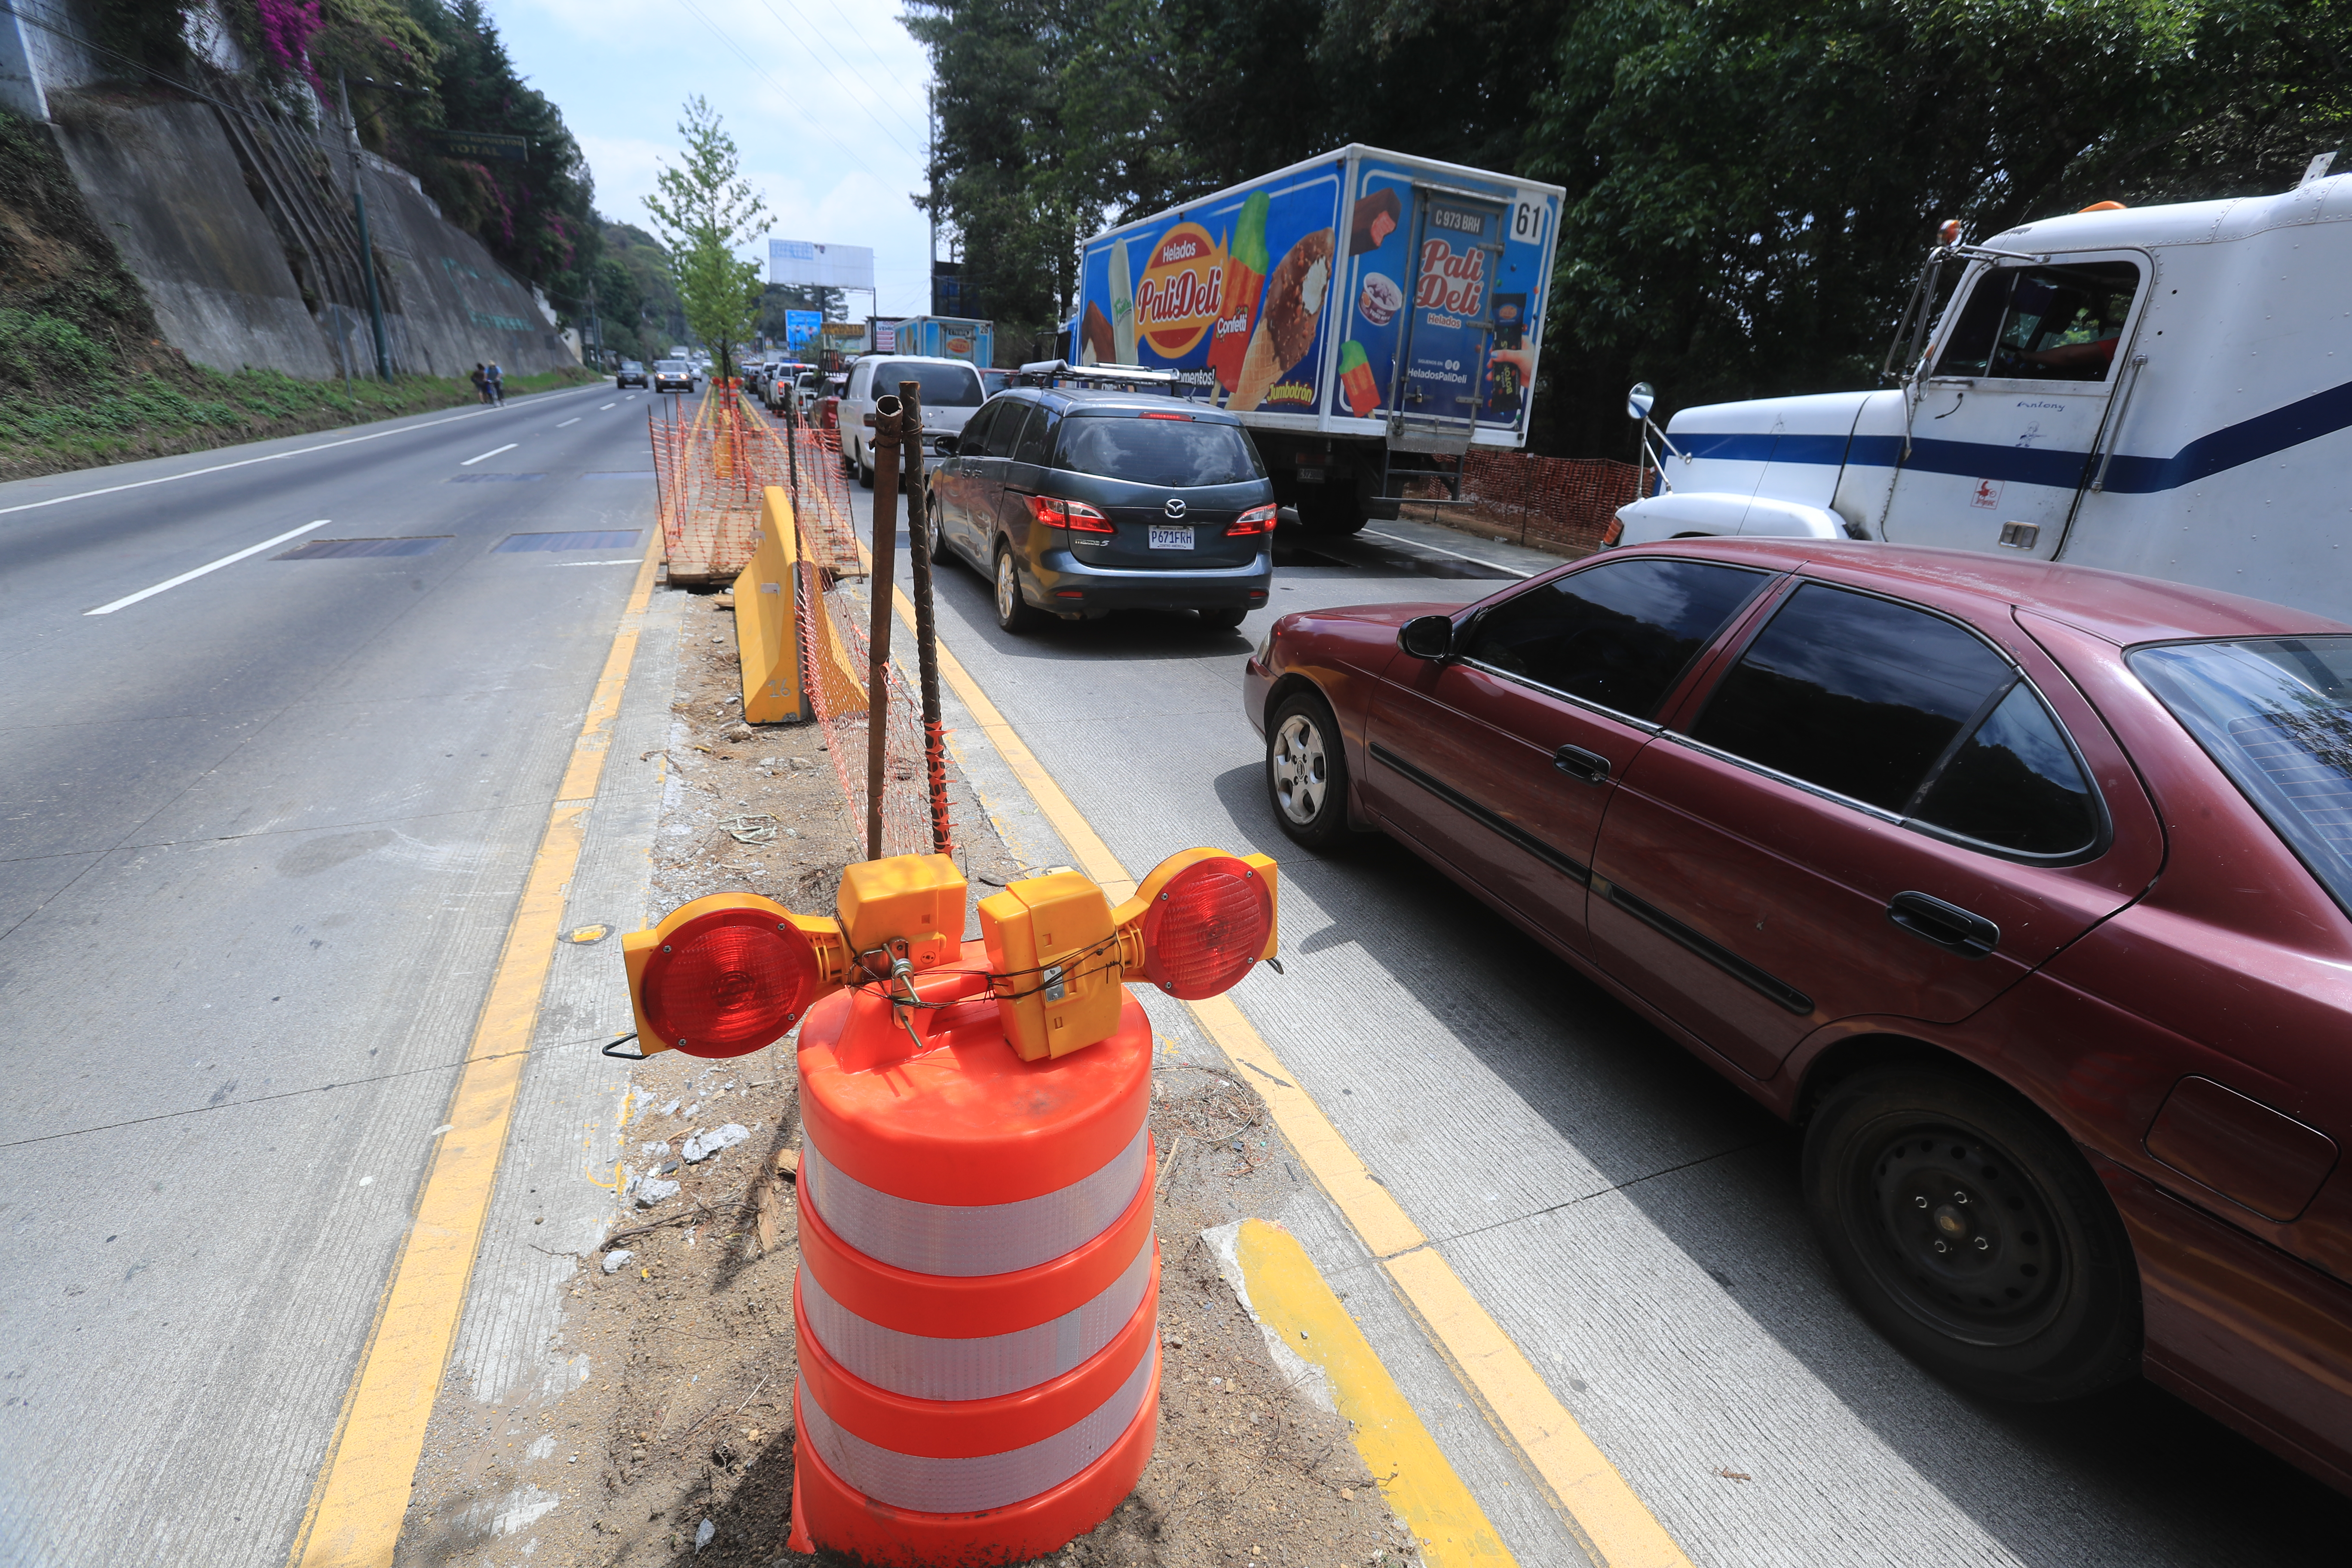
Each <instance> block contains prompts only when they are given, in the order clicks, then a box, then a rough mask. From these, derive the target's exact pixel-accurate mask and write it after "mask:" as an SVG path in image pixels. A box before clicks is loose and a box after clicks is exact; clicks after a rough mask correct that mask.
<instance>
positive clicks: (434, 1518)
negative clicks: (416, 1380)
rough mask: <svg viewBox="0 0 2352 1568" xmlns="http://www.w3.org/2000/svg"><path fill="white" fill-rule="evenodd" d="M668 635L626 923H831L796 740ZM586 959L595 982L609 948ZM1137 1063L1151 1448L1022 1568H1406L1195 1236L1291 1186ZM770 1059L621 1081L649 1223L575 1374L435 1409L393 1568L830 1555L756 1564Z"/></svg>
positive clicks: (638, 1227) (631, 1242) (1252, 1121)
mask: <svg viewBox="0 0 2352 1568" xmlns="http://www.w3.org/2000/svg"><path fill="white" fill-rule="evenodd" d="M680 635H681V642H680V647H679V659H678V688H677V696H676V700H675V701H674V703H673V707H672V714H673V719H672V723H671V726H670V735H669V742H668V746H667V752H668V756H669V762H670V764H671V772H670V783H669V787H668V790H667V797H666V800H665V805H664V810H663V815H662V821H661V826H660V828H659V830H658V831H657V833H656V837H655V842H654V845H653V846H652V848H651V853H652V858H653V868H652V885H653V894H652V898H651V900H650V908H649V910H647V915H648V918H649V919H656V918H658V917H659V916H660V915H661V914H662V913H664V912H666V911H667V910H670V909H673V908H675V907H677V905H678V904H681V903H684V902H686V901H687V900H689V899H693V898H698V897H700V896H701V895H703V894H705V893H709V892H716V891H721V890H726V889H751V890H753V891H757V892H761V893H764V894H766V895H768V896H770V897H772V898H775V899H777V900H780V901H782V902H783V903H785V904H787V905H790V906H792V907H793V908H798V909H804V910H824V909H830V908H831V907H832V903H833V896H834V890H835V887H836V886H837V884H838V881H839V878H840V873H841V868H843V867H844V866H845V865H846V864H847V863H848V861H849V860H850V859H851V858H853V857H854V856H855V855H856V853H857V850H856V841H855V838H854V837H853V835H852V831H851V826H850V823H849V820H848V816H847V813H846V811H845V809H844V806H843V805H842V800H841V793H840V788H839V785H838V783H837V781H836V778H835V773H834V770H833V768H832V766H831V763H830V759H829V758H828V757H827V756H826V755H825V754H824V751H823V747H824V734H823V732H822V731H821V730H819V729H818V728H817V727H816V726H814V725H773V726H759V727H756V728H751V729H750V730H749V738H748V739H745V738H741V737H742V736H743V735H744V733H745V730H744V729H743V728H741V727H739V725H740V721H739V717H738V713H739V706H740V704H739V701H738V699H739V698H740V686H739V684H738V680H739V676H738V671H737V668H736V664H735V658H734V651H735V650H734V637H733V622H732V616H731V615H730V614H727V613H725V612H723V611H720V610H719V609H718V608H717V600H716V599H715V598H711V597H702V598H698V599H696V600H693V601H691V602H689V604H688V606H687V613H686V615H685V616H684V619H683V626H682V630H681V634H680ZM730 731H731V732H733V733H734V734H735V735H736V736H737V737H738V738H737V739H734V740H730V739H729V738H728V737H729V734H730ZM971 743H981V742H978V740H977V738H976V737H972V738H971ZM951 799H952V803H953V812H954V820H955V826H956V833H957V843H958V853H957V859H958V862H959V863H960V864H961V865H962V866H963V868H964V869H965V873H966V876H967V878H968V879H970V880H971V883H972V889H973V895H974V897H975V899H977V898H979V897H982V896H984V895H985V894H986V893H987V892H988V891H989V890H990V889H991V888H992V886H1001V885H1002V884H1003V881H1005V880H1006V879H1009V878H1011V877H1013V876H1014V875H1016V874H1017V869H1018V868H1016V867H1015V866H1014V864H1013V858H1012V857H1011V856H1010V855H1009V854H1008V853H1007V852H1006V850H1005V847H1004V846H1003V843H1002V841H1001V840H1000V839H999V838H998V837H997V835H996V833H995V830H994V829H993V828H992V826H991V825H990V823H989V820H988V816H987V813H986V812H985V810H983V809H982V806H981V804H980V802H979V800H978V798H977V797H976V796H975V795H973V793H972V791H971V787H970V786H969V784H966V783H965V781H964V780H963V779H962V778H961V776H958V777H956V778H955V779H954V780H953V781H952V784H951ZM771 820H772V826H773V827H774V829H775V831H774V832H773V834H772V835H770V834H769V833H767V832H766V828H767V826H770V822H771ZM730 830H731V831H730ZM747 839H749V840H753V841H751V842H746V841H745V840H747ZM759 840H764V841H763V842H762V841H759ZM614 959H615V962H617V960H618V945H617V943H615V944H614ZM1160 1045H1161V1048H1160V1053H1159V1055H1158V1057H1157V1058H1156V1059H1157V1063H1158V1065H1157V1066H1156V1068H1155V1071H1154V1075H1153V1107H1152V1125H1153V1130H1154V1133H1155V1136H1156V1137H1157V1138H1158V1140H1159V1147H1160V1151H1161V1152H1162V1154H1163V1157H1164V1159H1163V1173H1162V1175H1163V1179H1162V1185H1161V1194H1160V1205H1159V1211H1158V1215H1157V1223H1158V1229H1159V1237H1160V1249H1161V1284H1160V1340H1161V1351H1160V1353H1161V1357H1162V1383H1161V1410H1160V1436H1159V1446H1158V1451H1157V1454H1156V1457H1155V1458H1154V1459H1153V1462H1152V1464H1151V1466H1150V1469H1149V1470H1148V1471H1147V1472H1146V1474H1145V1477H1144V1479H1143V1481H1142V1483H1141V1485H1139V1487H1138V1488H1137V1489H1136V1491H1135V1492H1134V1493H1133V1494H1132V1495H1131V1496H1130V1497H1129V1499H1128V1500H1127V1501H1126V1502H1125V1503H1123V1504H1122V1505H1121V1506H1120V1508H1119V1509H1118V1511H1117V1512H1115V1513H1114V1514H1113V1515H1112V1517H1111V1518H1110V1519H1109V1520H1108V1521H1105V1523H1104V1524H1103V1525H1102V1526H1101V1527H1100V1528H1098V1529H1097V1530H1096V1531H1093V1532H1092V1533H1091V1534H1089V1535H1087V1536H1086V1537H1084V1538H1083V1539H1081V1540H1079V1541H1077V1542H1072V1543H1071V1544H1070V1546H1069V1547H1067V1548H1066V1549H1065V1550H1064V1551H1063V1552H1059V1553H1057V1554H1055V1556H1054V1557H1053V1558H1052V1559H1050V1561H1053V1562H1055V1563H1069V1564H1073V1565H1078V1564H1084V1565H1094V1564H1103V1565H1112V1564H1117V1565H1120V1568H1128V1565H1134V1568H1142V1565H1146V1564H1150V1565H1155V1568H1157V1565H1165V1568H1223V1565H1227V1564H1236V1563H1265V1564H1284V1565H1304V1568H1386V1565H1402V1564H1405V1563H1411V1562H1412V1561H1413V1557H1412V1542H1411V1541H1410V1539H1409V1538H1408V1537H1407V1536H1406V1534H1405V1533H1404V1532H1403V1531H1402V1527H1401V1526H1400V1525H1399V1523H1398V1522H1397V1521H1396V1520H1395V1519H1394V1518H1393V1516H1392V1515H1391V1513H1390V1512H1389V1510H1388V1509H1387V1507H1386V1506H1385V1504H1384V1502H1383V1501H1382V1500H1381V1494H1380V1491H1379V1489H1378V1487H1377V1486H1376V1485H1375V1484H1374V1483H1373V1479H1372V1478H1371V1477H1370V1475H1368V1474H1367V1473H1366V1471H1365V1469H1364V1466H1363V1463H1362V1460H1361V1459H1360V1457H1359V1456H1358V1454H1357V1452H1356V1449H1355V1447H1354V1445H1353V1443H1352V1442H1351V1441H1350V1439H1349V1433H1348V1430H1347V1424H1346V1422H1345V1421H1343V1420H1341V1419H1340V1418H1339V1417H1337V1416H1335V1415H1330V1414H1328V1413H1327V1412H1325V1411H1323V1410H1321V1409H1319V1408H1318V1407H1317V1406H1316V1405H1313V1404H1311V1403H1310V1402H1309V1401H1308V1400H1307V1398H1305V1397H1303V1396H1302V1395H1300V1394H1297V1393H1296V1392H1294V1391H1293V1389H1292V1388H1291V1387H1290V1385H1289V1384H1288V1383H1287V1382H1286V1378H1285V1376H1284V1374H1283V1373H1281V1372H1279V1371H1278V1370H1277V1369H1276V1366H1275V1365H1274V1363H1273V1360H1272V1357H1271V1356H1270V1355H1269V1354H1268V1352H1267V1349H1266V1345H1265V1339H1264V1337H1263V1335H1262V1334H1261V1332H1260V1331H1259V1330H1258V1328H1257V1326H1256V1324H1255V1322H1254V1321H1252V1320H1251V1319H1250V1318H1249V1316H1248V1315H1247V1314H1246V1313H1245V1312H1244V1310H1242V1308H1241V1307H1240V1306H1239V1304H1238V1303H1237V1302H1236V1300H1235V1299H1234V1294H1233V1291H1232V1290H1231V1289H1230V1288H1229V1287H1228V1286H1227V1285H1226V1284H1225V1282H1224V1281H1223V1279H1221V1278H1220V1277H1219V1274H1218V1268H1217V1260H1216V1258H1214V1257H1213V1255H1212V1253H1211V1252H1210V1250H1209V1248H1208V1247H1206V1246H1204V1245H1203V1244H1202V1241H1201V1239H1200V1233H1201V1232H1202V1230H1204V1229H1206V1228H1208V1227H1210V1226H1217V1225H1223V1224H1225V1223H1228V1222H1230V1221H1232V1220H1234V1219H1236V1218H1239V1217H1241V1216H1243V1215H1250V1214H1270V1213H1274V1212H1276V1206H1277V1204H1278V1201H1279V1199H1280V1197H1281V1196H1282V1195H1283V1194H1286V1193H1287V1192H1288V1191H1289V1190H1290V1188H1291V1186H1292V1185H1293V1184H1296V1182H1297V1180H1298V1177H1297V1168H1296V1164H1295V1162H1291V1161H1288V1160H1286V1158H1285V1157H1284V1156H1285V1154H1286V1150H1285V1149H1284V1146H1283V1145H1282V1143H1281V1141H1280V1139H1279V1137H1278V1135H1276V1133H1275V1132H1274V1131H1273V1130H1272V1128H1271V1126H1270V1124H1269V1123H1268V1122H1267V1121H1266V1119H1265V1110H1264V1107H1263V1105H1262V1104H1261V1102H1260V1101H1259V1100H1258V1099H1257V1097H1256V1096H1255V1094H1254V1093H1252V1092H1251V1091H1250V1089H1248V1088H1247V1087H1246V1086H1245V1085H1244V1084H1242V1083H1240V1082H1238V1081H1236V1080H1235V1079H1234V1077H1232V1076H1231V1075H1229V1074H1228V1073H1227V1072H1225V1071H1224V1070H1223V1068H1222V1066H1221V1065H1220V1064H1218V1063H1216V1062H1215V1061H1213V1060H1209V1061H1203V1060H1201V1059H1198V1058H1192V1059H1188V1058H1185V1057H1184V1056H1182V1055H1181V1053H1180V1052H1179V1050H1178V1047H1176V1045H1175V1043H1174V1042H1173V1041H1172V1040H1169V1039H1166V1038H1163V1039H1162V1041H1161V1043H1160ZM790 1049H791V1046H790V1042H789V1041H787V1042H785V1043H783V1044H781V1045H778V1046H775V1047H770V1048H769V1049H767V1050H764V1051H761V1052H759V1053H757V1054H755V1055H753V1056H751V1057H745V1058H736V1059H734V1060H730V1061H722V1062H709V1061H703V1060H699V1059H697V1058H689V1057H685V1056H682V1055H680V1054H677V1053H675V1052H673V1053H667V1054H665V1055H661V1056H657V1057H656V1058H652V1059H651V1060H649V1061H647V1062H646V1064H645V1065H644V1066H643V1067H641V1068H637V1069H635V1074H634V1077H633V1080H632V1085H631V1089H630V1091H629V1100H628V1105H627V1108H626V1113H625V1143H624V1145H623V1147H624V1163H625V1165H626V1166H627V1168H628V1169H627V1174H629V1175H631V1176H635V1175H636V1174H640V1173H647V1174H651V1175H652V1176H653V1177H654V1178H655V1179H656V1181H665V1182H675V1183H677V1191H676V1192H675V1193H666V1192H665V1189H662V1188H659V1187H656V1188H653V1189H652V1191H653V1192H655V1193H661V1194H664V1195H661V1196H658V1197H656V1198H654V1199H653V1200H652V1201H651V1202H646V1201H642V1200H641V1199H640V1198H638V1197H634V1196H622V1197H619V1198H617V1200H616V1203H615V1206H614V1212H613V1216H612V1222H611V1225H610V1227H609V1228H608V1230H607V1232H606V1234H605V1236H604V1241H603V1244H602V1246H601V1247H600V1248H599V1249H598V1250H597V1251H596V1252H595V1253H594V1254H593V1255H589V1256H583V1257H581V1258H579V1270H578V1273H577V1275H576V1277H575V1278H574V1279H572V1283H571V1284H570V1285H569V1287H568V1288H567V1293H566V1296H565V1305H564V1312H563V1318H562V1325H561V1327H560V1329H559V1330H558V1331H557V1332H556V1334H555V1336H554V1342H551V1344H550V1345H549V1346H548V1347H547V1349H548V1355H549V1359H550V1362H551V1363H562V1364H566V1365H571V1366H575V1367H583V1368H584V1369H585V1372H584V1375H583V1376H579V1377H572V1378H565V1379H562V1380H561V1386H559V1387H557V1388H556V1389H554V1390H553V1391H552V1392H533V1393H527V1394H523V1395H521V1396H520V1397H519V1398H516V1399H513V1400H509V1402H508V1403H506V1404H505V1405H500V1406H498V1407H496V1408H492V1407H489V1406H486V1405H482V1404H481V1403H479V1402H478V1401H477V1400H475V1399H474V1398H473V1397H471V1395H470V1394H468V1393H467V1391H466V1390H464V1389H458V1388H445V1389H444V1391H443V1393H442V1394H441V1397H440V1399H439V1402H438V1404H437V1405H436V1410H435V1415H434V1421H433V1427H432V1431H431V1434H430V1436H429V1437H428V1441H427V1444H426V1452H425V1462H424V1464H423V1465H422V1466H421V1467H420V1468H419V1471H418V1474H417V1478H416V1487H417V1491H416V1496H415V1502H414V1504H413V1506H412V1508H411V1510H410V1514H409V1520H410V1524H409V1528H408V1530H407V1531H406V1532H405V1533H404V1536H403V1540H402V1544H401V1551H400V1553H399V1557H398V1561H399V1562H400V1563H402V1564H411V1563H414V1564H420V1565H421V1564H426V1563H433V1564H441V1563H452V1564H454V1563H466V1564H469V1565H470V1564H483V1565H489V1564H498V1565H500V1568H505V1565H508V1564H514V1565H517V1568H520V1565H521V1564H525V1563H528V1564H530V1568H542V1565H551V1564H562V1565H570V1564H583V1565H586V1564H597V1565H604V1564H611V1565H614V1568H619V1565H624V1564H627V1565H635V1564H655V1563H673V1564H677V1565H678V1568H685V1565H687V1564H689V1563H691V1564H695V1565H697V1568H702V1565H709V1568H735V1565H745V1568H770V1565H772V1564H777V1565H780V1564H791V1563H809V1562H814V1561H827V1560H828V1559H827V1558H825V1557H824V1554H820V1555H819V1557H818V1558H814V1559H812V1558H807V1557H803V1556H801V1555H799V1554H796V1553H793V1552H787V1551H786V1550H785V1547H784V1538H785V1534H786V1531H787V1529H788V1519H789V1514H790V1509H791V1497H792V1453H793V1430H792V1389H793V1318H792V1282H793V1274H794V1272H795V1270H796V1268H797V1265H798V1257H799V1254H798V1247H797V1245H796V1237H795V1234H794V1221H793V1214H794V1209H793V1180H794V1176H795V1169H796V1163H795V1151H796V1150H797V1148H798V1144H799V1117H798V1107H797V1105H796V1103H795V1097H794V1087H795V1080H794V1077H793V1062H792V1058H791V1056H790V1054H789V1052H790ZM729 1128H740V1129H741V1130H742V1133H743V1136H742V1138H741V1139H740V1142H733V1143H731V1144H730V1145H728V1146H726V1147H723V1148H720V1149H719V1150H718V1151H717V1152H711V1153H705V1147H706V1141H709V1142H717V1141H719V1140H712V1139H711V1137H710V1135H711V1134H712V1133H713V1132H715V1131H719V1130H720V1129H729ZM725 1136H726V1137H732V1136H733V1134H732V1132H731V1131H730V1132H728V1133H726V1134H725ZM1180 1139H1181V1142H1179V1140H1180ZM689 1154H702V1155H704V1157H702V1158H699V1159H689V1158H688V1155H689ZM1171 1155H1172V1159H1170V1158H1165V1157H1167V1156H1171ZM624 1253H625V1254H626V1256H625V1257H624V1256H623V1255H624ZM616 1260H617V1261H616ZM706 1526H707V1528H706Z"/></svg>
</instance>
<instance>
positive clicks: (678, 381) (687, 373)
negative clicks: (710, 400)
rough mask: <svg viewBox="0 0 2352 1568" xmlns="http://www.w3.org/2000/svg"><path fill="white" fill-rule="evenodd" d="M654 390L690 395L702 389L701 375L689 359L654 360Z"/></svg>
mask: <svg viewBox="0 0 2352 1568" xmlns="http://www.w3.org/2000/svg"><path fill="white" fill-rule="evenodd" d="M654 390H655V391H656V392H683V393H686V394H688V395H692V394H694V393H697V392H699V391H701V390H702V377H701V375H700V374H699V373H698V372H697V371H696V370H695V368H694V365H693V364H692V363H691V362H689V361H687V360H682V359H666V360H656V361H655V362H654Z"/></svg>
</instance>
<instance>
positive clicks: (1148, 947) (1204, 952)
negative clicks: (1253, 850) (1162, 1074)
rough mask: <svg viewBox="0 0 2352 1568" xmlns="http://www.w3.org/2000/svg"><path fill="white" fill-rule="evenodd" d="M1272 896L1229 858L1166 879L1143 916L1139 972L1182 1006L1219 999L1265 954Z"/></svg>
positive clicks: (1197, 862) (1209, 861) (1264, 883)
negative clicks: (1141, 970)
mask: <svg viewBox="0 0 2352 1568" xmlns="http://www.w3.org/2000/svg"><path fill="white" fill-rule="evenodd" d="M1273 930H1274V889H1273V888H1272V887H1271V886H1270V885H1269V884H1268V883H1267V880H1266V879H1265V877H1263V876H1260V875H1259V874H1258V872H1257V870H1256V869H1255V868H1253V867H1251V866H1249V865H1247V864H1246V863H1244V862H1243V861H1242V860H1239V859H1237V858H1234V857H1233V856H1230V855H1219V856H1214V857H1212V858H1204V859H1200V860H1195V861H1193V862H1192V864H1191V865H1189V866H1187V867H1185V868H1183V869H1182V870H1181V871H1179V872H1177V873H1176V874H1175V875H1174V876H1172V877H1171V878H1170V879H1168V880H1167V882H1166V883H1165V884H1163V885H1162V886H1161V887H1160V889H1158V890H1157V896H1156V897H1154V898H1153V899H1152V900H1151V902H1150V907H1149V908H1148V909H1147V910H1145V911H1144V916H1143V972H1144V973H1145V974H1146V975H1147V976H1148V977H1149V978H1150V981H1151V983H1152V984H1155V985H1157V986H1159V987H1160V989H1161V990H1162V991H1165V992H1167V993H1168V994H1170V995H1171V996H1176V997H1181V998H1182V999H1183V1000H1185V1001H1188V1002H1190V1001H1198V1000H1200V999H1202V998H1203V997H1208V996H1216V995H1221V994H1223V993H1224V992H1227V991H1230V990H1232V989H1233V988H1234V985H1235V984H1238V983H1239V982H1240V980H1241V978H1242V976H1244V974H1247V973H1249V969H1250V965H1251V964H1253V963H1256V962H1257V961H1258V960H1259V959H1260V958H1262V957H1264V956H1265V947H1266V938H1267V937H1268V936H1269V935H1270V934H1271V933H1272V932H1273Z"/></svg>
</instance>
